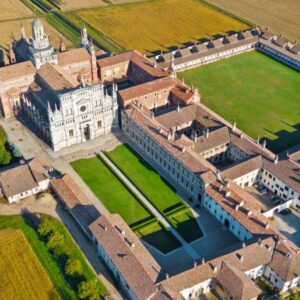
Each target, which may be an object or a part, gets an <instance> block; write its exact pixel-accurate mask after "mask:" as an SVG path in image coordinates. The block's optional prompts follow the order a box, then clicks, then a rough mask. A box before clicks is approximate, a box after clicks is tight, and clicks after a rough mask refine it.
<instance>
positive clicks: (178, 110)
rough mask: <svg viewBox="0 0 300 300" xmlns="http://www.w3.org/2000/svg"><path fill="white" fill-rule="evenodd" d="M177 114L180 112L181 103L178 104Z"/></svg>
mask: <svg viewBox="0 0 300 300" xmlns="http://www.w3.org/2000/svg"><path fill="white" fill-rule="evenodd" d="M177 112H180V105H179V103H178V104H177Z"/></svg>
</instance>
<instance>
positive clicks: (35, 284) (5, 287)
mask: <svg viewBox="0 0 300 300" xmlns="http://www.w3.org/2000/svg"><path fill="white" fill-rule="evenodd" d="M0 255H1V260H0V281H1V285H0V299H6V300H14V299H28V300H29V299H30V300H34V299H36V300H39V299H41V300H43V299H49V298H50V297H49V296H50V295H51V297H52V299H59V298H60V297H59V294H58V293H57V291H56V290H55V289H54V287H53V284H52V282H51V281H50V279H49V277H48V276H47V274H46V272H45V270H44V269H43V267H42V265H41V263H40V262H39V261H38V259H37V257H36V256H35V254H34V252H33V251H32V249H31V247H30V245H29V243H28V242H27V240H26V238H25V236H24V234H23V233H22V231H21V230H15V229H3V230H0ZM25 274H26V276H25Z"/></svg>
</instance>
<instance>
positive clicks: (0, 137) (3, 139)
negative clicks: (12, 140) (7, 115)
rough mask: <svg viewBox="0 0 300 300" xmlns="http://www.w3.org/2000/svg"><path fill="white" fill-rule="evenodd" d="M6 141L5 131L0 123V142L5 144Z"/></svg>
mask: <svg viewBox="0 0 300 300" xmlns="http://www.w3.org/2000/svg"><path fill="white" fill-rule="evenodd" d="M6 142H7V133H6V132H5V130H4V128H3V127H2V126H1V125H0V143H1V144H3V145H5V144H6Z"/></svg>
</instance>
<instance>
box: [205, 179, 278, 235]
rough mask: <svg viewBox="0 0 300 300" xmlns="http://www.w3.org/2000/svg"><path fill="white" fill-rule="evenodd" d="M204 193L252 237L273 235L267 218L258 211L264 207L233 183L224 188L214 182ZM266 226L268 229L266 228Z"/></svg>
mask: <svg viewBox="0 0 300 300" xmlns="http://www.w3.org/2000/svg"><path fill="white" fill-rule="evenodd" d="M205 192H206V194H208V195H209V196H210V197H211V198H212V199H214V201H216V202H217V204H219V206H221V207H222V208H223V209H224V210H225V211H227V212H228V213H229V214H230V215H231V216H232V217H233V218H234V219H235V220H236V221H237V222H239V223H240V224H241V225H242V226H243V227H245V228H246V229H247V230H248V231H249V232H250V233H252V234H253V235H271V234H273V233H274V232H273V231H272V230H271V226H270V225H271V224H270V223H269V220H268V218H266V217H265V216H264V215H263V214H262V213H261V211H260V210H261V209H264V206H263V205H262V204H261V203H260V202H258V200H257V199H256V198H255V197H253V196H252V195H250V194H249V193H248V192H246V191H245V190H243V189H242V188H241V187H239V186H238V185H236V184H235V183H234V182H230V187H226V186H224V185H223V184H221V183H220V182H218V181H215V182H213V183H211V184H210V185H209V186H208V187H206V189H205ZM249 213H250V214H249ZM267 224H268V226H269V228H266V225H267Z"/></svg>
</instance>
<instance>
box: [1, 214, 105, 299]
mask: <svg viewBox="0 0 300 300" xmlns="http://www.w3.org/2000/svg"><path fill="white" fill-rule="evenodd" d="M41 219H46V221H47V222H46V223H45V224H46V225H47V226H48V227H47V228H48V229H51V230H50V231H48V236H45V232H44V234H43V236H41V235H40V233H39V231H38V223H39V222H40V221H41ZM44 228H45V227H44ZM6 230H9V231H12V230H13V231H14V234H13V235H12V234H11V233H10V234H9V238H10V239H12V238H14V237H16V240H14V246H13V245H11V246H7V244H5V243H4V242H1V238H0V252H1V261H0V270H1V273H0V278H1V285H0V299H8V300H15V299H20V300H21V299H22V300H23V299H28V300H29V299H30V300H31V299H49V300H50V299H52V300H57V299H63V300H65V299H68V300H77V299H78V289H77V285H78V282H81V281H82V280H87V281H89V280H92V281H94V280H97V277H96V275H95V273H94V272H93V271H92V269H91V267H90V265H88V264H87V262H86V259H85V257H84V256H83V255H82V253H81V251H80V249H79V247H78V246H77V245H76V244H75V242H74V240H73V239H72V237H71V236H70V234H69V232H68V230H67V229H66V228H65V227H64V225H63V224H62V223H61V222H60V221H58V220H57V219H55V218H53V217H50V216H45V215H40V218H38V217H37V216H36V215H31V214H24V216H21V215H15V216H0V232H5V231H6ZM53 233H55V237H56V241H57V242H58V243H57V244H55V243H52V244H50V243H49V238H51V236H52V234H53ZM22 236H23V237H22ZM7 241H8V242H9V240H7ZM52 242H53V241H52ZM26 243H27V246H26ZM16 245H18V247H16ZM24 245H25V246H24ZM54 246H55V247H56V249H55V248H54ZM2 247H3V248H2ZM28 247H29V250H31V251H29V250H28ZM15 248H18V249H15ZM8 250H9V251H10V252H12V251H14V253H16V254H15V255H13V254H11V253H10V255H9V258H10V259H9V258H8V259H9V260H8V261H7V260H4V259H3V258H4V257H7V255H8V253H9V251H8ZM23 250H24V251H23ZM58 250H59V251H58ZM54 251H55V252H54ZM29 252H31V253H30V254H28V253H29ZM18 253H19V254H20V255H21V257H17V254H18ZM30 257H33V258H34V259H35V260H37V261H36V262H35V263H34V262H33V261H34V260H32V259H30ZM11 258H13V260H12V259H11ZM67 259H76V260H79V261H80V264H81V266H82V270H81V274H80V277H78V278H75V277H70V276H66V273H65V265H66V260H67ZM30 260H31V261H32V262H31V265H30V264H29V263H28V262H29V261H30ZM23 263H24V266H23ZM9 264H10V265H11V267H9ZM35 265H36V266H38V267H36V266H35ZM2 268H5V269H2ZM8 268H12V272H18V273H17V274H16V275H13V274H12V273H9V274H8V273H5V270H8ZM35 268H38V269H36V273H39V275H38V278H37V281H36V276H37V275H35V274H34V269H35ZM3 270H4V271H3ZM10 274H11V275H10ZM47 277H48V278H49V279H48V278H47ZM49 280H50V281H51V282H52V284H51V282H50V283H49ZM8 281H14V282H13V283H12V284H13V286H11V288H10V289H9V290H7V288H6V289H3V290H2V289H1V287H3V286H4V287H6V285H4V284H3V282H7V283H8ZM17 283H18V286H17V285H16V284H17ZM16 286H17V289H18V290H17V291H16V292H14V291H13V288H15V287H16ZM26 286H27V287H26ZM20 287H21V288H23V287H24V288H23V290H24V293H26V294H23V292H22V293H20V291H19V289H20ZM53 287H54V288H53ZM97 287H98V291H99V295H101V296H104V295H105V294H106V292H107V291H106V288H105V287H104V286H103V285H102V283H101V282H100V281H98V280H97ZM26 288H28V291H27V292H25V289H26ZM8 292H9V293H11V294H9V295H8V294H6V293H8ZM1 293H5V294H3V295H4V296H2V294H1ZM27 295H28V297H27Z"/></svg>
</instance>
